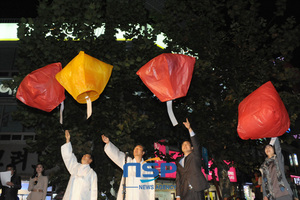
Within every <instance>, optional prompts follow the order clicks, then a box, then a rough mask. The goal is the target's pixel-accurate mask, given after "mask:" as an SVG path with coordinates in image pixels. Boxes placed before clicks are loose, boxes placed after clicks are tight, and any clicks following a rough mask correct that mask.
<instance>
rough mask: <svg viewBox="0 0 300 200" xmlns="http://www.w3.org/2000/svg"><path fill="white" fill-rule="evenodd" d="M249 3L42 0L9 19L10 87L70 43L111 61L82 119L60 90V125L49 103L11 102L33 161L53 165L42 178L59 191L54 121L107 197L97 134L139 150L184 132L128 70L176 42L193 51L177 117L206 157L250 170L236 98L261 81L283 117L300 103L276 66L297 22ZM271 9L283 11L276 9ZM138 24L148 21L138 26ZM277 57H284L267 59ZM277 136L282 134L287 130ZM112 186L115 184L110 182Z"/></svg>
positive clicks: (114, 173) (252, 159)
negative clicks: (87, 156) (13, 67)
mask: <svg viewBox="0 0 300 200" xmlns="http://www.w3.org/2000/svg"><path fill="white" fill-rule="evenodd" d="M278 2H284V1H278ZM276 5H277V6H284V4H280V3H277V4H276ZM282 8H283V7H282ZM259 9H260V5H259V3H258V1H255V0H247V1H244V0H227V1H225V0H218V1H211V0H203V1H179V0H176V1H175V0H172V1H165V4H164V7H163V9H162V10H161V11H160V12H157V11H156V10H146V9H145V7H144V1H141V0H133V1H130V3H129V2H127V1H116V0H108V1H93V0H82V1H71V0H53V1H52V3H48V2H47V1H46V0H42V1H41V2H40V5H39V7H38V13H39V16H38V18H36V19H22V20H21V22H20V24H19V29H18V36H19V38H20V45H19V46H20V48H19V51H18V60H17V64H18V67H19V70H20V75H19V76H18V77H15V78H14V84H15V85H18V84H19V83H20V82H21V80H22V79H23V78H24V76H25V75H26V74H28V73H30V72H31V71H33V70H35V69H37V68H40V67H43V66H45V65H47V64H50V63H54V62H61V63H62V65H63V66H65V65H66V64H67V63H68V62H69V61H71V59H72V58H73V57H75V56H76V55H77V54H78V53H79V51H85V53H87V54H89V55H91V56H93V57H95V58H98V59H100V60H102V61H104V62H107V63H109V64H111V65H113V66H114V68H113V73H112V76H111V79H110V81H109V83H108V85H107V86H106V88H105V90H104V92H103V93H102V94H101V95H100V98H99V99H98V100H97V101H95V102H93V114H92V116H91V118H90V119H88V120H86V119H85V115H86V114H85V113H86V106H85V105H81V104H78V103H77V102H76V101H75V100H74V99H73V98H72V97H71V96H70V95H68V94H67V97H66V100H65V105H66V106H65V107H66V108H65V111H64V125H63V127H62V126H61V125H60V124H59V122H58V121H59V120H58V119H59V116H58V115H59V112H58V109H56V110H54V111H52V112H50V113H45V112H43V111H39V110H36V109H33V108H29V107H27V106H25V105H22V104H20V105H19V110H18V112H17V113H15V119H17V120H22V122H23V124H24V125H25V126H28V127H35V132H36V134H37V140H36V141H35V142H31V143H29V144H30V146H31V150H32V151H37V152H39V160H40V161H41V162H43V163H45V166H46V167H47V168H53V167H55V166H57V167H58V168H57V169H58V170H57V171H56V172H55V173H54V174H53V175H52V176H51V181H52V184H53V185H56V186H57V187H58V190H59V189H61V190H63V189H64V188H65V187H66V184H67V180H68V177H69V174H68V172H67V171H66V169H65V167H64V165H63V162H62V159H61V156H60V146H61V145H62V144H63V143H64V134H63V129H69V130H70V131H71V141H72V145H73V149H74V151H75V154H76V155H77V156H78V158H80V155H83V154H84V153H86V152H91V153H92V154H93V155H94V160H95V163H94V164H95V171H96V172H97V174H98V180H99V181H98V184H99V191H101V192H103V193H105V194H107V196H108V197H109V198H112V197H111V196H110V193H109V191H110V187H111V185H110V181H111V180H112V179H113V177H115V180H120V176H121V173H120V170H119V169H118V168H117V167H116V165H114V164H113V163H112V162H111V161H110V160H109V159H108V158H107V157H106V155H105V154H104V152H103V143H102V141H101V134H105V135H106V136H108V137H109V138H110V140H111V141H112V142H113V143H115V144H116V146H118V147H119V148H120V149H121V150H122V151H128V152H131V151H132V149H133V147H134V144H135V143H142V144H144V145H146V147H147V149H148V150H149V152H148V155H149V156H151V155H152V153H153V150H152V149H153V142H154V141H157V140H159V139H167V140H168V144H170V145H175V146H176V145H178V144H180V142H181V141H182V140H183V139H184V138H186V137H187V136H188V134H187V133H186V130H184V127H183V126H182V125H178V126H176V127H171V123H170V122H169V119H168V116H167V114H166V106H165V104H164V103H161V102H159V100H158V99H157V98H156V97H153V95H152V93H151V92H150V91H149V90H148V89H147V88H146V86H144V84H143V83H142V82H141V80H140V79H139V78H138V76H137V75H136V74H135V72H136V71H137V70H138V69H139V68H140V67H141V66H143V65H144V64H145V63H147V62H148V61H149V60H150V59H152V58H153V57H155V56H157V55H159V54H161V53H163V52H182V51H183V50H184V51H185V53H189V54H192V55H194V56H196V57H197V61H196V64H195V68H194V75H193V79H192V82H191V86H190V89H189V92H188V95H187V96H186V97H184V98H180V99H177V100H175V101H174V104H173V107H174V111H175V115H176V117H177V119H178V121H179V122H182V121H183V120H185V118H186V117H188V118H189V119H190V121H191V124H192V127H193V129H194V130H195V132H196V133H198V134H199V135H201V137H200V141H201V143H202V144H203V145H204V146H205V147H207V148H208V151H209V155H210V158H213V159H214V161H215V165H217V166H218V165H219V166H220V165H223V160H229V161H234V165H236V166H237V167H238V168H239V169H241V170H244V172H245V173H249V172H251V170H253V169H254V168H257V166H259V164H260V163H261V162H262V159H263V156H262V153H261V152H262V148H263V144H265V143H266V142H267V141H266V140H256V141H253V140H247V141H243V140H241V139H240V138H239V137H238V135H237V133H236V127H237V112H238V104H239V102H241V101H242V100H243V99H244V98H245V97H246V96H247V95H248V94H250V93H251V92H252V91H254V90H255V89H256V88H258V87H259V86H260V85H262V84H263V83H265V82H267V81H269V80H271V81H272V83H273V84H274V85H275V87H276V88H277V90H278V92H279V93H280V95H281V97H282V100H283V101H284V103H285V105H286V107H287V110H288V112H289V113H290V116H291V120H292V125H293V123H294V121H295V120H296V118H297V117H298V114H299V113H298V111H299V110H300V109H299V108H298V104H297V102H299V95H298V93H297V89H299V87H298V88H297V84H299V70H298V69H297V68H294V67H293V66H289V67H287V65H286V62H288V61H289V60H290V59H291V55H292V52H293V51H294V49H295V48H296V47H297V46H299V37H298V35H299V26H298V25H297V24H296V23H295V20H294V18H292V17H290V18H287V19H286V17H285V15H284V16H282V15H281V14H282V13H281V14H280V13H279V12H278V13H277V15H274V16H275V17H276V18H275V19H272V20H268V19H265V18H263V17H261V12H260V10H259ZM278 10H281V11H284V9H281V7H278ZM147 23H149V24H151V25H152V27H153V29H148V28H145V25H146V24H147ZM104 24H105V31H103V34H102V35H100V36H97V35H96V34H95V32H94V31H95V30H96V28H99V27H102V26H103V25H104ZM136 25H139V27H138V28H136ZM115 28H120V29H121V30H124V31H126V32H127V34H126V38H127V39H132V38H133V36H134V38H133V39H132V40H130V41H129V40H127V41H122V42H121V41H116V38H115V37H114V35H115V33H116V29H115ZM161 32H163V33H165V35H166V36H167V39H166V43H167V44H168V48H166V49H164V50H162V49H160V48H158V47H157V46H155V45H154V41H155V39H156V36H157V35H158V34H160V33H161ZM187 51H188V52H187ZM279 56H280V57H284V58H285V61H281V60H278V59H276V58H278V57H279ZM298 86H299V85H298ZM298 91H299V90H298ZM283 138H286V140H287V139H289V135H287V134H286V135H285V136H284V137H283ZM114 188H115V189H117V188H118V181H117V182H116V183H115V185H114ZM99 196H100V195H99Z"/></svg>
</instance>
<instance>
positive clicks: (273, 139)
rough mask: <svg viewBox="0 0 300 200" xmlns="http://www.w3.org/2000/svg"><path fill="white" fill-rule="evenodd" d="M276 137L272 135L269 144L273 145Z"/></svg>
mask: <svg viewBox="0 0 300 200" xmlns="http://www.w3.org/2000/svg"><path fill="white" fill-rule="evenodd" d="M276 139H277V137H272V138H271V140H270V143H269V144H270V145H272V146H274V144H275V141H276Z"/></svg>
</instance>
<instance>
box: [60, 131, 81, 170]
mask: <svg viewBox="0 0 300 200" xmlns="http://www.w3.org/2000/svg"><path fill="white" fill-rule="evenodd" d="M65 137H66V143H65V144H64V145H62V146H61V155H62V158H63V160H64V163H65V165H66V167H67V169H68V171H69V173H70V174H73V173H74V169H75V168H76V166H78V165H80V163H78V162H77V158H76V156H75V155H74V154H73V149H72V145H71V142H70V138H71V137H70V133H69V131H68V130H65Z"/></svg>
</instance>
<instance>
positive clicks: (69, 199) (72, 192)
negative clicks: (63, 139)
mask: <svg viewBox="0 0 300 200" xmlns="http://www.w3.org/2000/svg"><path fill="white" fill-rule="evenodd" d="M61 155H62V158H63V160H64V163H65V165H66V167H67V169H68V171H69V172H70V174H71V177H70V180H69V183H68V186H67V189H66V191H65V194H64V198H63V200H96V199H97V196H98V188H97V187H98V186H97V174H96V173H95V172H94V170H93V169H92V168H91V167H90V165H84V164H81V163H78V162H77V158H76V156H75V155H74V154H73V153H72V145H71V142H68V143H66V144H64V145H62V146H61Z"/></svg>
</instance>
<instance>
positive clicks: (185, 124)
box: [183, 118, 192, 132]
mask: <svg viewBox="0 0 300 200" xmlns="http://www.w3.org/2000/svg"><path fill="white" fill-rule="evenodd" d="M183 125H184V126H185V128H187V129H188V130H189V132H191V131H192V128H191V124H190V122H189V120H188V118H186V122H183Z"/></svg>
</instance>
